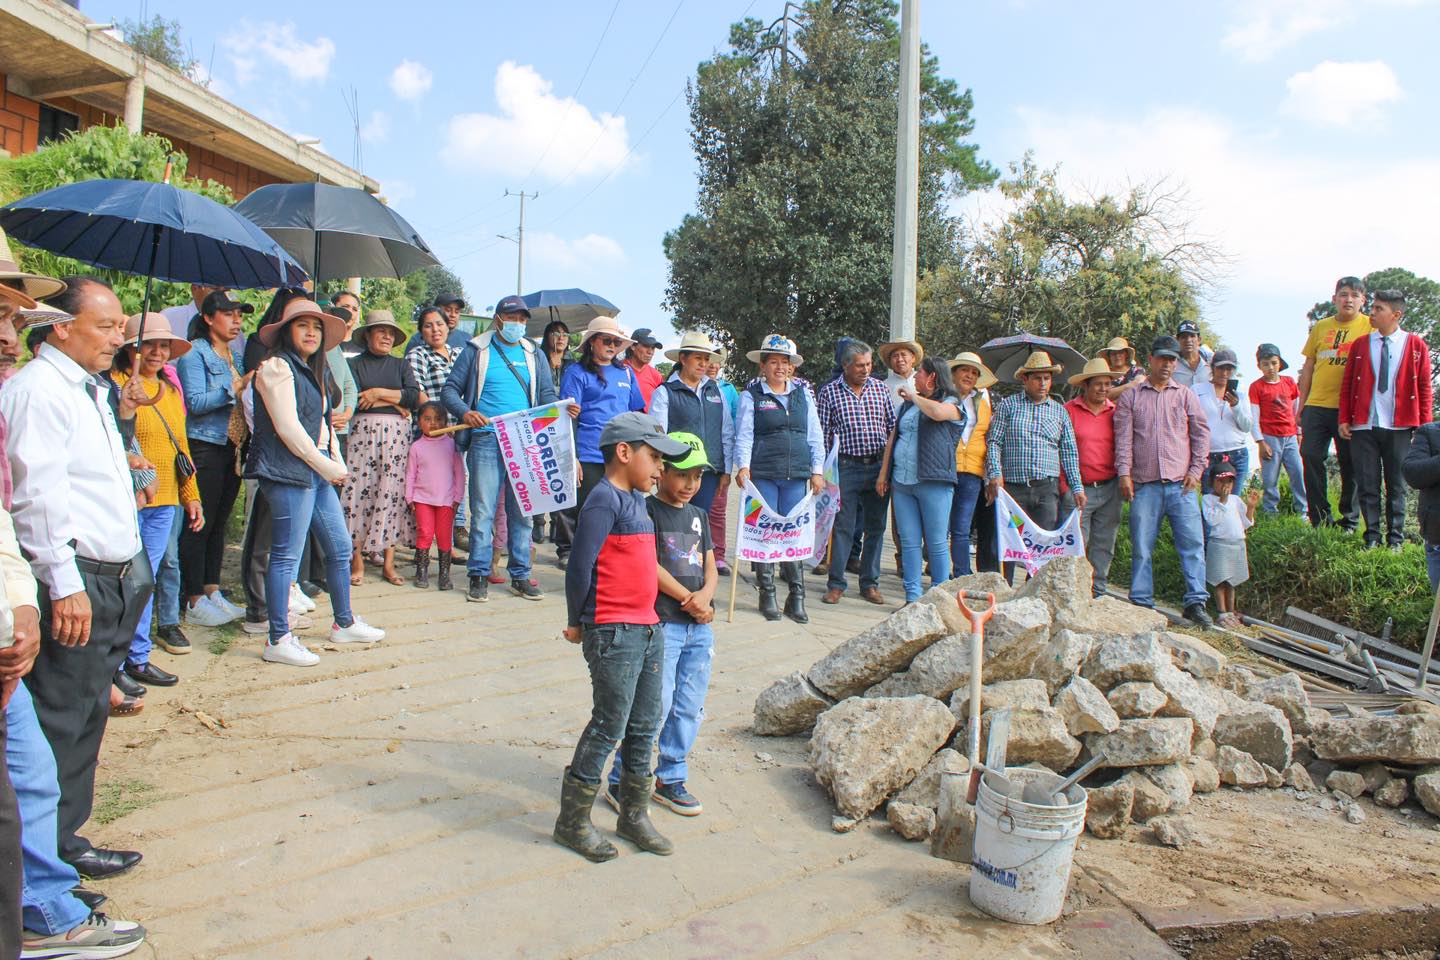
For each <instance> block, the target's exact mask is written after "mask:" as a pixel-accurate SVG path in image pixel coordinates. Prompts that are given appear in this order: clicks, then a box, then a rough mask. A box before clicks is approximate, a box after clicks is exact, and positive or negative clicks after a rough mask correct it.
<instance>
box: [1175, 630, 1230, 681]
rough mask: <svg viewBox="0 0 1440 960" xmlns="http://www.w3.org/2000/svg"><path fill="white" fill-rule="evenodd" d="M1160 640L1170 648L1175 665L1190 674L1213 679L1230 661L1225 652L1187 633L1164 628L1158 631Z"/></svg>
mask: <svg viewBox="0 0 1440 960" xmlns="http://www.w3.org/2000/svg"><path fill="white" fill-rule="evenodd" d="M1160 642H1161V643H1163V644H1165V646H1166V647H1168V648H1169V649H1170V655H1171V656H1172V657H1173V658H1174V659H1175V665H1176V666H1178V667H1179V668H1180V669H1181V670H1184V671H1185V672H1186V673H1188V674H1190V675H1191V676H1195V677H1203V678H1204V679H1206V680H1214V679H1215V678H1216V677H1218V676H1220V671H1222V670H1224V669H1225V665H1226V664H1227V663H1229V662H1230V660H1229V658H1228V657H1226V656H1225V654H1223V653H1221V652H1220V651H1219V650H1216V649H1215V648H1214V647H1212V646H1210V644H1208V643H1206V642H1205V641H1204V640H1201V639H1200V638H1199V637H1192V636H1190V635H1189V634H1188V633H1175V632H1174V631H1171V630H1165V631H1163V632H1161V633H1160Z"/></svg>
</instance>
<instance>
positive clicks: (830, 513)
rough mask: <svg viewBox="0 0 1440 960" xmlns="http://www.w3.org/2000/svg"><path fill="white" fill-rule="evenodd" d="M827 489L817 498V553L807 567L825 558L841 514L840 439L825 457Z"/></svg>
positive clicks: (836, 439) (831, 446) (806, 563)
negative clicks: (833, 530)
mask: <svg viewBox="0 0 1440 960" xmlns="http://www.w3.org/2000/svg"><path fill="white" fill-rule="evenodd" d="M824 476H825V489H824V490H821V491H820V494H819V495H818V496H817V497H816V498H815V552H814V553H812V554H811V555H810V558H809V559H808V560H806V561H805V566H807V567H814V566H816V565H817V564H819V563H820V559H821V558H822V557H824V556H825V548H826V546H828V545H829V542H830V531H831V530H832V529H834V527H835V515H836V514H838V513H839V512H840V438H839V437H836V438H835V442H834V443H832V444H830V453H829V454H827V455H826V457H825V470H824Z"/></svg>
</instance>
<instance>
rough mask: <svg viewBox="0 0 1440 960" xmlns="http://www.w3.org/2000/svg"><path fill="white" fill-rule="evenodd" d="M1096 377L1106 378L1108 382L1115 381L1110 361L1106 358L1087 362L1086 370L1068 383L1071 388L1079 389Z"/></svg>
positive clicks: (1095, 358) (1097, 358) (1096, 358)
mask: <svg viewBox="0 0 1440 960" xmlns="http://www.w3.org/2000/svg"><path fill="white" fill-rule="evenodd" d="M1096 377H1104V378H1105V379H1106V380H1113V379H1115V374H1114V373H1113V372H1112V371H1111V370H1110V361H1108V360H1106V359H1105V358H1104V357H1094V358H1092V359H1090V360H1086V361H1085V368H1084V369H1083V370H1081V371H1080V372H1079V373H1077V374H1075V376H1073V377H1071V378H1070V380H1069V381H1068V382H1069V384H1070V386H1072V387H1078V386H1080V385H1081V384H1082V383H1084V382H1085V381H1087V380H1093V379H1095V378H1096Z"/></svg>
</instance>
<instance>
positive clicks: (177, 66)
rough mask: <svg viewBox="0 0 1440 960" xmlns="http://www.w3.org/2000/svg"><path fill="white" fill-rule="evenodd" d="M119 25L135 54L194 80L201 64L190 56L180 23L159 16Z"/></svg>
mask: <svg viewBox="0 0 1440 960" xmlns="http://www.w3.org/2000/svg"><path fill="white" fill-rule="evenodd" d="M116 25H117V26H118V27H119V28H120V33H121V35H122V36H124V37H125V42H126V43H127V44H129V45H130V47H131V48H132V49H133V50H134V51H135V52H136V53H139V54H143V55H144V56H147V57H149V58H150V59H151V60H155V61H157V62H159V63H163V64H165V66H167V67H169V68H170V69H171V70H174V71H175V72H176V73H179V74H181V75H182V76H186V77H189V78H190V79H192V80H193V79H195V73H196V70H197V69H198V68H199V63H198V61H196V60H195V58H194V57H191V56H190V54H189V51H188V48H187V47H186V45H185V41H184V39H183V38H182V37H181V36H180V22H179V21H178V20H166V19H165V18H164V17H162V16H160V15H159V14H158V13H157V14H156V15H155V16H153V17H148V18H145V19H141V20H120V21H118V22H117V24H116Z"/></svg>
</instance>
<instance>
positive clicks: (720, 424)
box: [660, 378, 729, 473]
mask: <svg viewBox="0 0 1440 960" xmlns="http://www.w3.org/2000/svg"><path fill="white" fill-rule="evenodd" d="M660 389H661V390H664V391H665V392H666V393H668V394H669V396H667V397H666V398H665V399H666V400H667V401H668V402H669V404H670V406H669V408H668V411H667V413H666V424H665V429H666V430H668V431H670V432H671V433H677V432H681V433H693V434H695V436H697V437H699V438H700V441H701V442H702V443H704V444H705V455H706V456H707V457H709V458H710V469H711V470H713V471H715V472H716V473H724V472H725V431H724V426H725V417H727V416H728V415H729V410H728V409H726V406H725V395H724V394H722V393H721V392H720V386H719V384H717V383H716V382H715V381H714V380H706V381H705V385H704V386H703V387H701V388H700V393H699V394H698V395H697V394H696V393H695V391H694V390H692V389H690V387H689V386H687V385H686V384H684V383H682V382H681V381H680V380H679V379H678V378H671V379H669V380H666V381H665V382H664V383H662V384H660Z"/></svg>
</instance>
